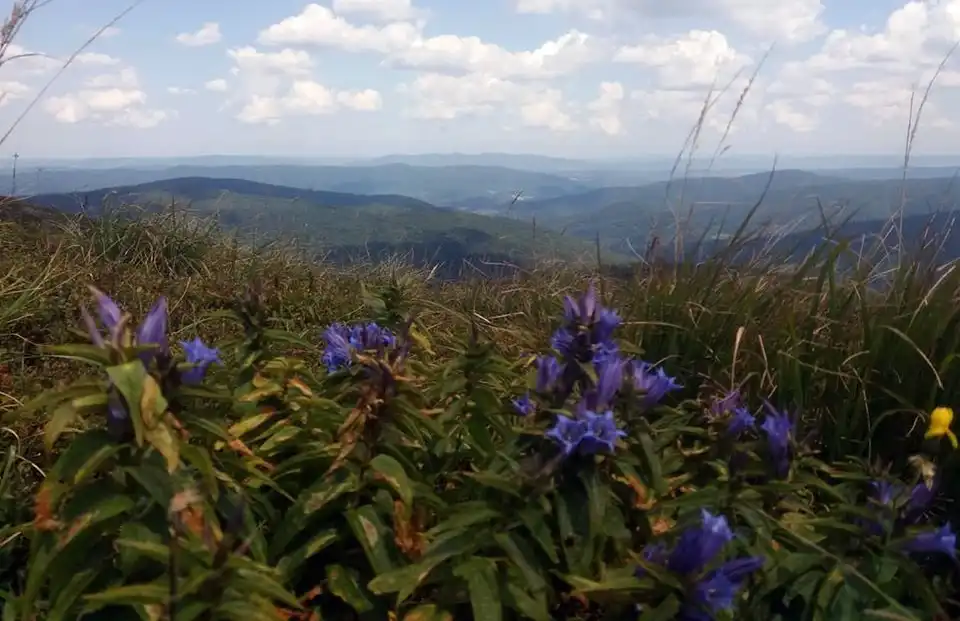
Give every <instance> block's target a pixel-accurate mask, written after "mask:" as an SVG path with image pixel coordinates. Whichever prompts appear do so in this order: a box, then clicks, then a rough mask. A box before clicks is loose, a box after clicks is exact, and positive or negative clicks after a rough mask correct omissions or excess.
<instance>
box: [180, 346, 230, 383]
mask: <svg viewBox="0 0 960 621" xmlns="http://www.w3.org/2000/svg"><path fill="white" fill-rule="evenodd" d="M180 345H182V346H183V351H184V353H185V354H186V357H187V363H188V364H190V365H192V366H191V367H190V368H189V369H187V370H185V371H183V372H182V373H181V374H180V379H181V381H183V383H184V384H199V383H200V382H202V381H203V377H204V375H206V373H207V368H208V367H209V366H210V365H211V364H214V363H216V364H222V362H221V361H220V350H219V349H217V348H215V347H207V345H206V344H205V343H204V342H203V341H202V340H200V337H196V338H194V339H193V340H192V341H180Z"/></svg>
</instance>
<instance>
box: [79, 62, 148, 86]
mask: <svg viewBox="0 0 960 621" xmlns="http://www.w3.org/2000/svg"><path fill="white" fill-rule="evenodd" d="M84 86H86V87H88V88H139V86H140V78H139V76H138V75H137V71H136V69H134V68H133V67H124V68H123V69H121V70H120V71H118V72H117V73H104V74H101V75H96V76H93V77H91V78H88V79H87V80H86V81H85V82H84Z"/></svg>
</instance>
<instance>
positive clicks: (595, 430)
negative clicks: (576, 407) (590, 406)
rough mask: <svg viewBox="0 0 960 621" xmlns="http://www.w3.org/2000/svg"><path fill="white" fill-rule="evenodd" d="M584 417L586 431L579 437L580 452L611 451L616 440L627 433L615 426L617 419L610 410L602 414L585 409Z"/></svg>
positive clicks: (589, 453)
mask: <svg viewBox="0 0 960 621" xmlns="http://www.w3.org/2000/svg"><path fill="white" fill-rule="evenodd" d="M584 419H585V420H586V423H587V432H586V433H585V434H584V436H583V437H582V438H581V439H580V452H581V453H584V454H586V455H593V454H594V453H613V452H614V451H615V450H616V448H617V440H619V439H620V438H622V437H624V436H625V435H627V434H626V432H625V431H623V430H622V429H619V428H617V421H616V420H614V418H613V412H611V411H610V410H607V411H606V412H604V413H603V414H599V413H597V412H593V411H587V412H586V414H585V416H584Z"/></svg>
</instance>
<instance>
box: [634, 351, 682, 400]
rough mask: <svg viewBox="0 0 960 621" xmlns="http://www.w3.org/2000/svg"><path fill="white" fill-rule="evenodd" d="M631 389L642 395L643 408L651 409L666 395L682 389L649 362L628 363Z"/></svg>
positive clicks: (636, 361) (661, 369)
mask: <svg viewBox="0 0 960 621" xmlns="http://www.w3.org/2000/svg"><path fill="white" fill-rule="evenodd" d="M630 373H631V375H632V376H633V388H634V390H636V391H637V392H641V393H643V399H642V406H643V408H645V409H646V408H651V407H653V406H655V405H659V403H660V402H661V401H662V400H663V398H664V397H665V396H666V395H667V393H670V392H673V391H675V390H679V389H680V388H683V386H681V385H680V384H678V383H677V382H676V379H675V378H673V377H670V376H669V375H667V373H666V371H664V370H663V367H654V366H653V365H652V364H650V363H649V362H643V361H642V360H634V361H632V362H631V363H630Z"/></svg>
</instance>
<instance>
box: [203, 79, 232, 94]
mask: <svg viewBox="0 0 960 621" xmlns="http://www.w3.org/2000/svg"><path fill="white" fill-rule="evenodd" d="M203 87H204V88H205V89H207V90H208V91H213V92H215V93H222V92H224V91H225V90H227V81H226V80H224V79H223V78H217V79H215V80H210V81H208V82H205V83H204V85H203Z"/></svg>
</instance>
